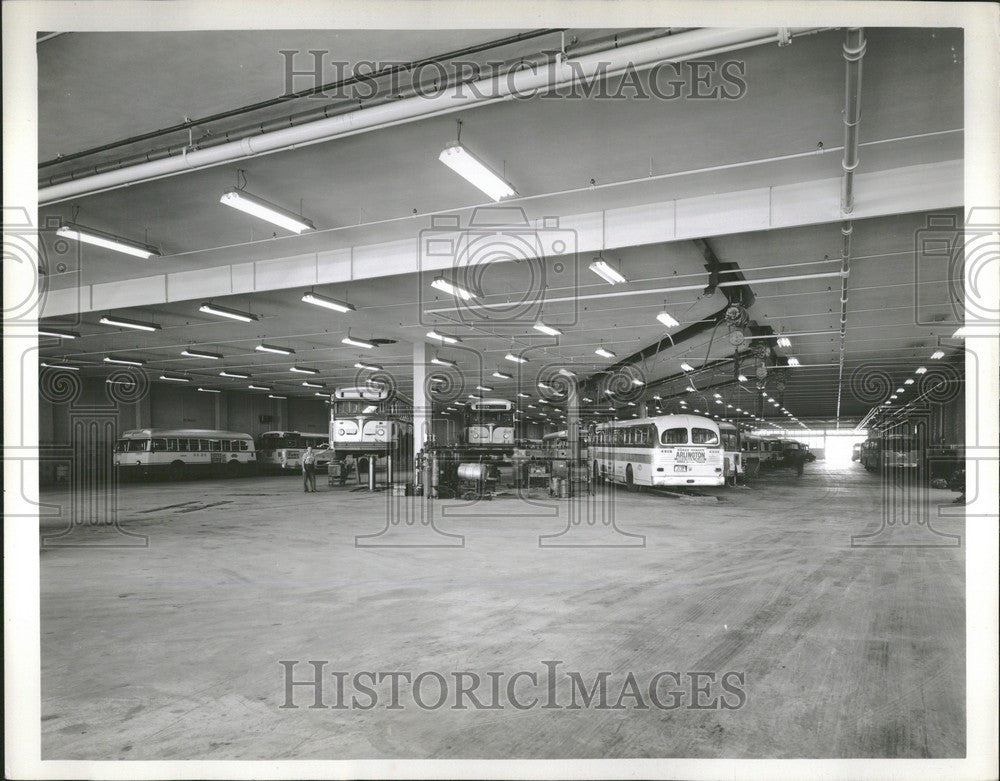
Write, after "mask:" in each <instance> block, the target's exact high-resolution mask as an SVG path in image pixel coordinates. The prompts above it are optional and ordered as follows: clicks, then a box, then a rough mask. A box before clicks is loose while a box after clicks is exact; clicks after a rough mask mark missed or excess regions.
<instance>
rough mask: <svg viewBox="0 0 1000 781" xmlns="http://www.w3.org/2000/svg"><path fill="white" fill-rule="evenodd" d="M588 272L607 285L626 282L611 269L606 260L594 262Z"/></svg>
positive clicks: (618, 273) (620, 274)
mask: <svg viewBox="0 0 1000 781" xmlns="http://www.w3.org/2000/svg"><path fill="white" fill-rule="evenodd" d="M590 270H591V271H593V272H594V273H595V274H597V276H599V277H601V278H602V279H603V280H604V281H605V282H607V283H608V284H609V285H617V284H619V283H621V282H628V280H627V279H626V278H625V277H624V276H623V275H622V273H621V272H620V271H618V269H616V268H612V267H611V266H610V265H609V264H608V262H607V261H606V260H603V259H599V260H595V261H594V262H593V263H591V264H590Z"/></svg>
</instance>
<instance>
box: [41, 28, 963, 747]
mask: <svg viewBox="0 0 1000 781" xmlns="http://www.w3.org/2000/svg"><path fill="white" fill-rule="evenodd" d="M560 50H561V52H562V54H561V57H562V58H563V60H568V61H570V62H573V61H575V62H577V63H582V64H583V65H581V67H585V66H586V64H587V63H590V62H592V61H598V60H600V61H606V62H608V63H610V66H609V68H608V72H607V73H606V74H605V75H604V76H603V78H602V79H601V80H600V81H601V83H602V84H604V86H605V88H606V89H605V90H604V92H602V91H601V90H599V89H596V87H595V89H594V90H592V91H591V92H590V93H589V94H576V95H572V94H570V95H566V96H562V97H559V98H552V99H547V98H541V97H539V96H535V97H531V98H527V97H523V96H522V97H520V98H514V99H504V97H505V96H504V95H501V96H500V97H496V96H491V95H490V94H485V95H480V94H476V93H475V91H467V92H466V93H465V97H463V98H462V99H461V100H456V99H455V98H454V94H453V93H454V90H455V89H461V88H462V87H463V85H462V84H461V83H456V82H455V81H454V79H455V78H456V77H455V76H454V75H453V74H451V75H449V76H448V79H446V83H445V84H444V85H441V84H437V82H435V84H437V86H438V87H440V88H441V92H440V94H439V96H438V97H434V96H433V95H431V96H429V93H427V90H428V89H429V88H428V86H427V85H428V84H429V83H430V82H434V78H435V77H434V74H433V73H431V72H430V71H428V70H427V69H419V68H413V67H409V66H407V67H402V68H398V69H396V70H394V71H393V72H392V73H393V75H392V77H391V78H390V76H388V75H387V76H385V77H384V78H383V77H371V78H369V79H368V80H367V81H366V87H367V88H368V90H369V92H370V95H368V94H366V95H365V96H364V97H363V98H362V99H352V98H351V96H350V95H349V94H347V92H345V91H344V90H345V89H346V87H345V85H344V84H343V83H341V84H340V85H339V86H338V91H337V94H327V92H324V91H323V90H320V89H318V87H317V85H316V79H315V77H314V76H311V75H310V74H311V73H313V57H314V56H315V55H311V54H309V52H313V51H319V52H325V54H323V57H325V58H328V59H330V60H331V61H332V60H337V61H345V62H349V63H353V62H357V61H359V60H364V59H368V60H372V61H375V62H389V61H392V62H402V63H416V62H420V61H423V60H430V59H436V60H438V61H440V62H443V63H444V64H445V65H449V64H452V63H454V62H456V61H458V60H466V61H472V62H479V63H487V62H498V61H499V62H503V63H508V64H510V63H522V64H523V63H525V62H528V63H532V62H534V63H538V62H544V61H545V57H546V56H549V55H546V54H545V53H546V52H549V53H550V54H551V52H553V51H560ZM282 51H293V52H296V53H297V54H296V55H295V58H294V70H295V72H296V73H297V74H299V75H297V76H295V78H294V79H293V81H292V84H293V85H294V89H295V90H298V91H300V92H301V93H302V94H300V95H298V96H293V97H288V96H287V95H286V98H285V99H282V100H273V98H275V97H276V96H279V95H283V94H285V93H286V92H287V89H286V84H287V82H286V75H287V74H286V71H287V67H288V64H287V60H286V58H285V57H284V56H283V55H282V54H280V52H282ZM692 60H694V61H697V62H698V63H700V65H699V66H698V67H700V68H701V71H699V72H700V73H702V75H703V77H704V79H706V80H707V81H705V82H703V83H702V84H701V86H700V87H699V86H698V84H697V83H695V80H692V78H691V77H690V73H691V69H692V68H694V67H695V66H694V65H692V64H691V62H690V61H692ZM561 62H562V61H561ZM626 63H631V65H632V66H633V68H632V69H631V70H625V71H623V68H624V66H625V64H626ZM726 63H730V65H728V66H726ZM733 63H735V64H733ZM657 64H660V65H664V64H672V65H673V67H672V69H671V70H670V71H669V73H671V74H674V76H673V78H675V79H679V80H680V87H679V88H678V90H679V93H680V94H679V95H677V96H673V97H671V96H666V97H657V96H655V95H647V96H645V98H643V97H641V96H637V94H635V92H634V89H635V88H634V87H633V88H629V87H627V86H626V87H623V85H622V80H623V79H624V78H626V77H627V78H629V79H633V78H634V79H637V83H639V84H640V86H641V85H642V84H643V83H646V82H645V81H644V79H646V77H647V76H648V75H649V74H650V72H651V69H652V68H653V67H654V66H655V65H657ZM962 65H963V54H962V34H961V31H960V30H959V31H955V30H948V29H925V28H909V29H902V28H900V29H858V28H840V29H825V28H824V29H820V28H815V29H814V28H773V29H767V30H754V31H736V30H713V29H681V28H664V29H656V30H650V29H641V30H633V29H627V30H626V29H622V30H612V29H604V30H595V29H567V30H424V31H420V32H398V31H397V32H392V33H390V32H379V31H349V32H343V31H341V32H336V31H328V32H324V31H282V32H265V31H242V32H239V33H232V32H229V33H227V32H223V31H214V32H213V31H205V32H162V33H114V34H112V33H66V34H61V35H56V36H50V37H47V38H45V39H44V40H40V41H39V43H38V66H39V104H38V107H39V125H38V130H39V161H40V169H39V212H38V219H39V225H40V226H42V230H41V234H40V241H41V243H42V247H43V250H44V257H45V262H46V268H45V278H44V280H43V281H44V285H45V300H44V319H43V320H42V322H41V323H40V325H39V332H40V337H39V349H38V360H39V364H40V365H39V367H38V371H39V388H40V398H39V419H38V426H39V441H40V443H41V445H42V448H43V460H42V462H41V463H40V465H39V473H40V476H39V479H40V483H41V499H40V501H41V505H40V513H41V540H40V546H41V551H42V558H41V628H42V636H41V661H42V752H43V757H45V758H50V759H71V758H72V759H101V758H106V759H111V758H116V759H169V758H176V757H180V756H187V757H191V756H197V757H199V758H204V759H265V758H340V759H343V758H352V757H365V756H374V757H413V756H420V757H428V758H449V757H497V756H508V755H510V756H515V755H516V756H524V757H538V758H573V757H608V756H645V757H662V756H700V757H732V756H744V757H755V756H789V757H849V756H889V757H956V756H963V755H964V751H965V720H964V703H965V694H964V692H965V689H964V686H965V641H964V633H965V612H964V604H965V603H964V600H965V591H964V588H965V569H964V561H965V560H964V549H963V547H962V545H961V541H962V540H963V538H964V525H965V516H964V505H963V504H962V502H963V497H964V478H963V475H964V473H963V471H962V465H963V447H964V445H965V430H966V414H965V398H966V396H965V393H966V389H965V382H964V380H965V367H966V358H967V355H966V349H965V341H964V339H963V332H962V331H961V330H960V329H961V327H962V324H963V323H962V315H961V296H962V287H961V268H960V266H956V262H955V261H956V257H959V258H960V253H959V255H958V256H956V254H955V252H956V250H955V235H956V232H955V231H956V225H961V224H962V222H963V219H964V218H963V211H964V206H965V205H964V203H963V164H964V160H963V136H962V127H963V110H964V106H963V91H962V86H963V80H962ZM724 66H726V67H724ZM446 70H447V69H446ZM522 72H523V75H524V77H525V78H527V77H528V76H530V75H531V73H532V71H531V70H530V69H523V68H522ZM655 72H658V73H660V74H661V75H660V79H662V80H663V83H665V81H666V80H667V78H668V77H667V74H666V73H664V72H663V69H662V68H661V69H660V70H659V71H655ZM332 73H333V71H332V69H331V68H327V69H324V70H323V73H322V78H323V79H327V80H330V81H333V80H334V79H333V76H332V75H331V74H332ZM448 73H449V74H450V73H451V72H450V71H448ZM623 73H624V75H623ZM303 74H304V75H303ZM414 74H417V75H414ZM552 74H554V75H552V76H551V78H553V79H555V80H556V84H557V86H562V87H565V91H567V92H572V90H571V89H570V86H569V81H566V79H568V78H569V77H567V76H566V73H565V71H564V70H562V69H560V67H555V68H553V69H552ZM629 74H631V75H629ZM677 74H680V76H677ZM723 74H726V75H727V76H728V78H727V79H725V80H724V79H723V78H722V77H723ZM520 78H522V76H521V75H519V76H517V77H516V79H520ZM449 79H450V80H451V81H449ZM516 79H515V77H511V78H510V79H506V78H505V79H503V80H502V81H503V84H505V85H507V86H510V83H511V82H512V80H516ZM348 81H349V80H348ZM706 85H709V86H706ZM311 86H313V87H317V88H316V89H310V87H311ZM346 86H350V85H346ZM464 86H468V85H464ZM630 89H632V90H633V91H630ZM661 89H663V87H662V84H661ZM692 89H710V90H711V95H710V96H709V97H708V98H705V96H701V97H702V99H695V97H692V95H691V94H690V92H691V90H692ZM417 93H420V94H417ZM727 95H728V97H727ZM507 97H509V96H507ZM449 98H451V99H452V101H453V102H452V103H450V104H449V103H447V100H448V99H449ZM123 106H127V108H128V110H127V111H123ZM463 166H465V167H463ZM477 176H481V177H483V178H481V179H478V180H477ZM477 181H478V183H476V182H477ZM498 187H499V192H497V191H496V188H498ZM505 188H506V189H505ZM942 247H944V250H943V251H942ZM368 393H370V394H371V395H366V394H368ZM338 404H342V405H344V406H343V407H341V408H340V411H339V412H338ZM345 421H346V423H345ZM369 423H370V424H371V425H370V426H369V425H368V424H369ZM352 427H354V428H352ZM125 432H132V433H131V434H129V435H128V437H126V436H125ZM274 432H278V433H279V434H280V435H281V436H270V438H268V437H263V435H265V434H271V435H273V434H274ZM351 432H355V433H354V434H352V433H351ZM305 433H309V434H310V435H311V436H312V438H311V439H308V441H307V439H305V438H303V436H302V435H304V434H305ZM286 435H287V436H286ZM324 435H326V441H324V442H320V441H319V439H321V438H323V436H324ZM282 437H284V439H282ZM352 437H353V439H352ZM266 442H284V445H283V447H285V448H286V451H287V452H285V453H284V455H282V456H280V457H279V458H278V459H277V460H273V459H272V460H271V461H270V462H267V461H266V459H268V458H271V457H272V455H273V453H274V452H275V450H276V448H277V446H276V445H273V444H272V445H266V446H265V443H266ZM122 443H124V444H122ZM240 443H242V444H240ZM248 443H249V444H248ZM308 443H314V444H316V448H315V451H314V454H315V455H316V456H317V461H316V464H317V465H318V466H317V472H318V474H317V483H318V487H317V490H316V492H315V493H304V492H303V485H302V473H301V463H300V461H299V460H294V459H301V458H302V453H304V452H305V450H304V446H305V445H306V444H308ZM241 448H242V449H241ZM292 451H294V454H293V456H290V455H289V453H291V452H292ZM300 451H301V452H300ZM292 457H293V460H291V461H289V460H288V459H289V458H292ZM199 459H200V460H199ZM282 459H284V460H282ZM178 463H180V464H182V465H183V468H179V467H177V466H176V464H178ZM231 464H235V465H233V466H232V467H231V469H228V470H227V467H230V466H231ZM171 465H174V468H173V470H171V469H170V467H171ZM282 466H283V467H284V468H281V467H282ZM268 467H275V468H268ZM290 659H291V660H310V659H331V660H333V661H332V662H331V669H332V668H336V669H340V670H351V671H353V670H404V669H405V670H442V671H444V670H471V671H479V672H480V674H484V671H487V670H499V669H503V670H511V671H512V670H537V669H541V665H542V663H543V660H560V663H562V664H564V665H565V666H566V668H567V669H573V670H584V671H589V672H590V673H595V672H597V671H602V670H607V671H610V672H611V677H612V679H614V678H615V677H616V676H618V677H619V678H620V677H621V676H624V675H625V673H626V671H641V670H704V671H709V672H713V673H717V674H719V675H722V674H723V673H725V672H737V673H739V674H741V675H743V676H744V677H743V678H742V679H741V680H744V681H745V683H744V689H745V692H746V701H745V703H741V707H738V708H732V709H729V708H690V707H684V708H677V709H670V710H664V709H659V708H656V707H649V708H645V709H643V708H634V707H633V708H630V709H629V710H622V709H615V708H613V707H611V708H606V709H600V708H597V709H594V708H589V709H588V708H585V709H575V710H574V709H567V708H552V709H543V708H536V709H526V710H523V711H522V710H519V709H517V708H510V707H507V708H499V709H495V710H492V709H482V710H478V709H473V710H463V709H456V708H451V707H442V708H440V709H423V708H409V709H406V710H399V711H396V710H392V709H385V708H383V707H378V708H373V709H367V710H366V709H360V708H359V709H348V710H335V709H330V708H325V709H324V708H318V709H317V708H310V707H308V704H309V703H306V700H309V697H310V696H311V695H309V694H308V693H307V692H305V691H304V690H301V691H297V692H295V697H296V698H297V703H298V704H300V705H302V707H294V708H288V707H285V708H282V707H281V706H282V704H283V703H285V693H286V692H285V683H284V678H283V677H282V676H283V672H282V667H281V665H280V664H279V661H281V660H290ZM302 665H303V666H301V667H300V668H298V669H297V671H296V675H298V676H300V677H301V676H305V675H306V674H307V670H308V668H306V667H304V665H305V661H302ZM616 691H617V690H616ZM689 694H690V692H689ZM309 702H310V703H311V700H309ZM303 703H305V704H303ZM931 703H933V708H932V707H931V705H930V704H931Z"/></svg>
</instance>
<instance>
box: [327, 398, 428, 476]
mask: <svg viewBox="0 0 1000 781" xmlns="http://www.w3.org/2000/svg"><path fill="white" fill-rule="evenodd" d="M412 437H413V422H412V420H411V419H410V417H409V414H408V413H407V412H406V410H405V406H404V405H403V403H402V401H401V400H397V399H395V398H390V393H389V391H388V389H386V388H385V387H383V386H379V385H370V386H360V387H354V388H338V389H337V390H335V391H334V393H333V401H332V404H331V409H330V433H329V437H328V440H329V443H330V447H331V448H332V449H333V451H334V453H335V457H336V458H338V459H341V458H344V457H345V456H348V455H351V456H355V457H358V456H364V455H367V454H369V453H374V454H376V455H382V454H384V453H386V452H391V451H396V450H408V449H409V448H410V444H409V443H410V442H411V440H412Z"/></svg>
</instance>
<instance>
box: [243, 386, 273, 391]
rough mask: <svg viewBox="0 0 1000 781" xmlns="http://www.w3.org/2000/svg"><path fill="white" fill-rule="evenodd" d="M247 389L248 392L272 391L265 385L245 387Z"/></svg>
mask: <svg viewBox="0 0 1000 781" xmlns="http://www.w3.org/2000/svg"><path fill="white" fill-rule="evenodd" d="M247 387H248V388H249V389H250V390H266V391H269V390H274V388H271V387H269V386H267V385H247Z"/></svg>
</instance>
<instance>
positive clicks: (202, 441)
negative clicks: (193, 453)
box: [198, 439, 209, 453]
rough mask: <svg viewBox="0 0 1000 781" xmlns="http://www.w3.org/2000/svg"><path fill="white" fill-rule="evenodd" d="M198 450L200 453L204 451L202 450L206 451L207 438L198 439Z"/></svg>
mask: <svg viewBox="0 0 1000 781" xmlns="http://www.w3.org/2000/svg"><path fill="white" fill-rule="evenodd" d="M198 450H199V451H201V452H202V453H204V452H206V451H208V450H209V446H208V440H207V439H199V440H198Z"/></svg>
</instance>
